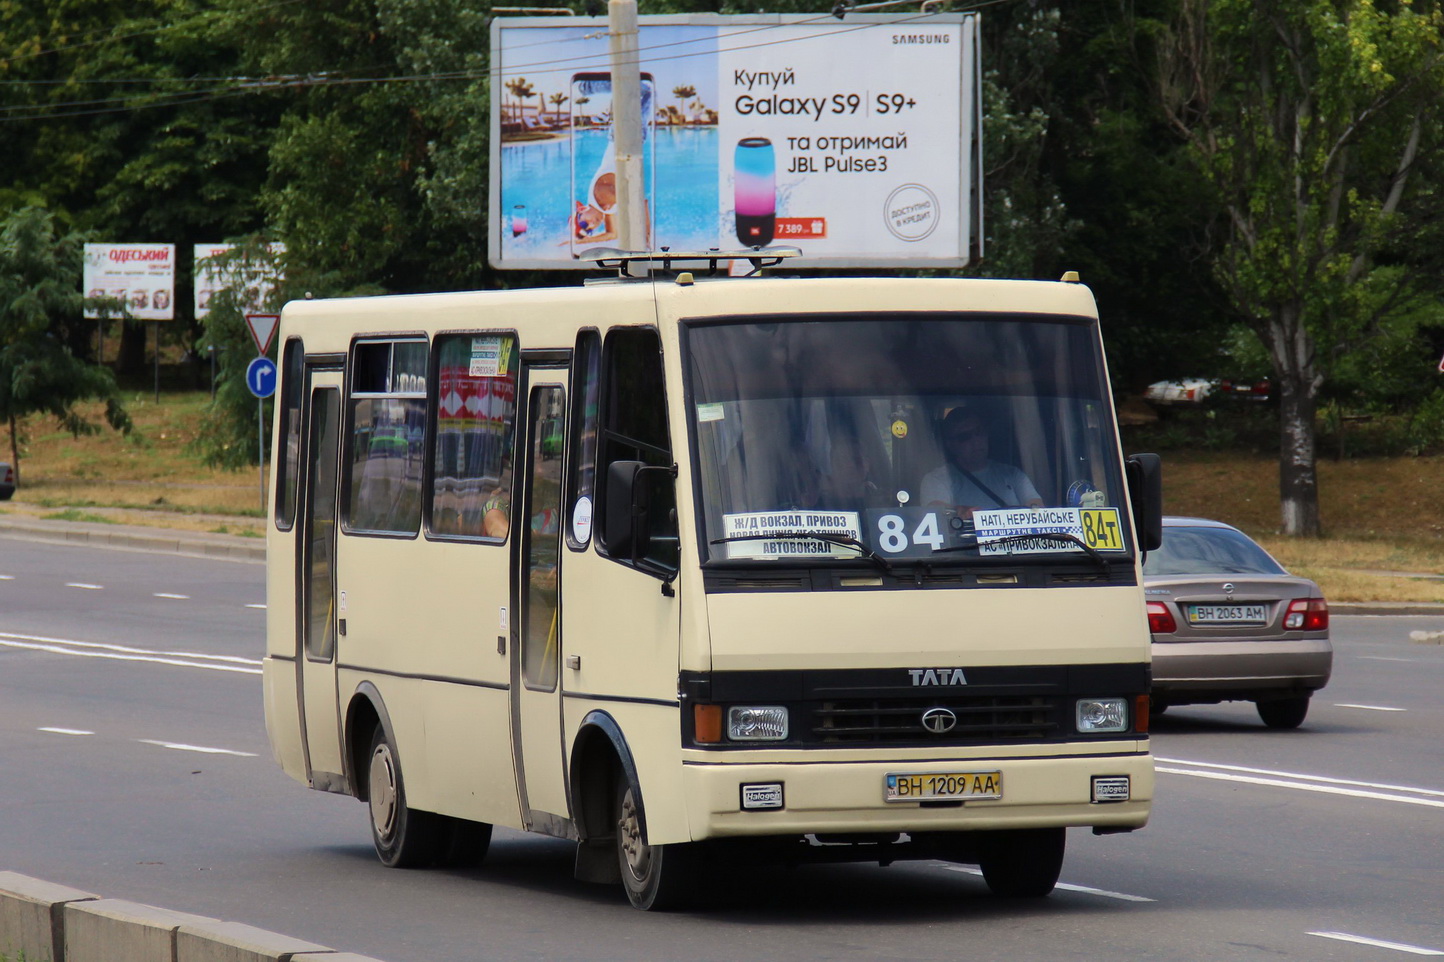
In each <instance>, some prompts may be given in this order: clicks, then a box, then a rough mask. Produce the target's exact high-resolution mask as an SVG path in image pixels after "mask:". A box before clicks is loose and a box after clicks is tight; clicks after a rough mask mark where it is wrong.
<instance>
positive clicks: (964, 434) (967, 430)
mask: <svg viewBox="0 0 1444 962" xmlns="http://www.w3.org/2000/svg"><path fill="white" fill-rule="evenodd" d="M942 439H943V453H944V455H945V456H946V458H947V460H946V461H945V462H944V463H943V464H941V465H939V466H938V467H937V468H935V469H933V470H932V471H929V472H928V473H927V474H926V475H925V476H924V477H923V483H922V500H923V503H924V504H926V505H928V506H929V507H940V508H947V509H951V510H955V511H957V512H958V515H959V516H960V517H963V518H969V519H971V518H972V516H973V512H974V511H975V510H978V509H984V510H986V509H989V508H1037V507H1041V506H1042V504H1043V499H1042V497H1041V496H1039V494H1038V489H1037V488H1035V487H1033V482H1032V481H1030V480H1028V476H1027V475H1026V474H1024V473H1023V472H1022V470H1021V469H1019V468H1015V467H1013V466H1012V465H1011V464H1003V463H1001V462H998V461H992V460H989V458H988V426H987V424H985V423H984V422H983V419H982V418H981V417H979V416H978V415H977V414H976V413H975V412H973V411H970V410H968V409H967V408H964V407H956V408H953V409H952V410H951V411H949V412H948V415H947V417H945V418H944V419H943V429H942Z"/></svg>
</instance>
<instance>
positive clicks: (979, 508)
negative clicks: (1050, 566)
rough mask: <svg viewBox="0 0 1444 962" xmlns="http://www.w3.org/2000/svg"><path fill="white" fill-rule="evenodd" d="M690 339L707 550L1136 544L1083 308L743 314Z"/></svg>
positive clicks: (786, 558)
mask: <svg viewBox="0 0 1444 962" xmlns="http://www.w3.org/2000/svg"><path fill="white" fill-rule="evenodd" d="M683 343H684V349H685V363H686V366H687V371H688V377H689V379H690V385H689V388H690V398H691V400H692V402H693V404H692V408H691V410H690V411H689V412H688V414H689V418H690V419H691V422H692V423H691V429H692V431H693V436H694V438H695V442H696V443H695V451H696V468H697V484H696V494H697V498H698V505H697V508H698V513H699V516H700V517H701V519H702V527H703V531H702V534H703V546H702V548H703V553H702V557H703V559H704V561H708V562H721V561H745V562H749V563H769V564H772V563H787V562H792V563H797V562H804V563H808V564H811V563H814V562H817V561H820V560H826V561H831V560H833V559H859V558H866V559H869V560H871V561H877V562H881V563H882V564H883V565H884V566H886V565H888V564H890V562H891V560H892V559H901V560H909V561H919V560H926V561H930V562H938V563H944V562H952V561H968V562H971V563H977V562H978V561H979V560H983V561H996V560H1003V561H1009V562H1012V563H1016V562H1017V561H1018V560H1020V559H1021V560H1027V559H1030V558H1032V557H1035V556H1036V557H1038V558H1039V559H1042V558H1043V557H1053V558H1056V557H1057V556H1058V555H1059V554H1060V553H1062V554H1065V555H1066V554H1068V553H1073V554H1080V555H1081V554H1084V553H1087V554H1089V555H1092V556H1093V557H1094V558H1098V557H1100V556H1101V557H1108V556H1109V555H1111V556H1113V557H1124V556H1126V555H1127V553H1128V552H1129V550H1130V548H1129V539H1130V537H1131V533H1130V532H1129V531H1128V530H1127V522H1126V521H1125V518H1126V517H1127V514H1128V512H1127V511H1126V510H1125V509H1126V498H1125V492H1124V490H1123V484H1122V481H1121V478H1120V477H1119V462H1120V458H1119V455H1118V451H1117V441H1116V438H1117V434H1116V432H1115V430H1114V427H1113V421H1112V405H1111V404H1110V402H1109V400H1108V397H1107V392H1106V384H1105V379H1104V373H1103V372H1104V367H1103V359H1102V356H1101V348H1100V345H1099V341H1098V336H1097V331H1096V328H1095V327H1094V326H1093V324H1092V322H1091V320H1088V319H1080V318H1073V317H1053V316H1035V315H1030V316H1020V315H997V314H992V315H984V314H972V313H967V314H962V313H959V314H936V313H929V314H891V315H886V316H878V315H860V316H848V315H841V316H830V317H819V316H818V315H807V316H806V317H797V316H779V317H775V318H757V317H755V316H754V317H748V318H745V319H738V320H735V321H733V320H722V321H713V320H708V321H695V322H692V323H690V324H688V325H687V327H686V329H685V334H684V341H683Z"/></svg>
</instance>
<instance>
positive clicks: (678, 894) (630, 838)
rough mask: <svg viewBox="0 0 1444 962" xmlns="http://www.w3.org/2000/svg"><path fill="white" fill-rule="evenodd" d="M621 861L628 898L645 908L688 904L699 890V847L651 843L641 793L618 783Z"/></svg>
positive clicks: (618, 838)
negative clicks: (643, 817) (643, 824)
mask: <svg viewBox="0 0 1444 962" xmlns="http://www.w3.org/2000/svg"><path fill="white" fill-rule="evenodd" d="M615 811H616V817H617V862H618V865H619V867H620V868H621V870H622V885H623V887H624V888H626V890H627V899H628V901H630V902H631V903H632V905H634V906H635V907H637V908H639V909H642V910H643V911H653V910H655V911H665V910H667V909H676V908H682V907H684V906H685V905H686V904H687V903H688V902H689V901H690V900H691V898H692V896H693V893H694V891H695V889H696V884H697V882H696V880H697V858H696V850H695V848H694V847H693V846H691V845H687V844H679V845H649V844H647V840H646V837H645V833H644V832H643V828H642V811H641V793H640V792H638V791H637V789H636V788H635V787H634V786H633V785H632V784H631V781H630V780H629V779H626V778H623V779H622V780H621V781H620V782H619V783H618V785H617V803H616V809H615Z"/></svg>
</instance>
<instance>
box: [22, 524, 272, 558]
mask: <svg viewBox="0 0 1444 962" xmlns="http://www.w3.org/2000/svg"><path fill="white" fill-rule="evenodd" d="M0 537H9V538H25V539H27V540H30V541H48V542H56V543H61V544H88V545H97V546H101V547H107V548H127V549H130V550H133V551H162V552H167V553H170V554H182V555H189V556H192V557H200V558H224V559H228V560H231V561H249V562H264V561H265V560H266V542H265V540H264V539H263V538H243V537H240V536H238V535H231V534H210V533H207V532H203V531H176V530H174V529H170V528H145V527H140V526H137V525H126V524H100V523H96V522H90V521H46V520H43V519H40V518H27V517H17V516H14V515H8V516H0Z"/></svg>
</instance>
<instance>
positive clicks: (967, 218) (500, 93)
mask: <svg viewBox="0 0 1444 962" xmlns="http://www.w3.org/2000/svg"><path fill="white" fill-rule="evenodd" d="M638 25H639V28H640V31H641V38H642V47H643V54H642V63H641V65H640V69H641V70H643V71H645V70H646V69H647V63H648V61H647V59H646V56H647V55H646V34H647V29H648V28H649V27H669V26H682V27H712V28H717V29H729V30H731V29H737V30H758V29H762V28H766V27H779V26H780V27H806V26H822V25H827V26H829V27H832V28H834V29H836V28H848V29H851V30H858V29H862V28H864V27H906V28H908V29H909V30H916V29H920V28H924V27H927V26H940V25H948V26H950V27H951V26H958V27H960V28H961V29H960V35H961V39H962V49H961V50H960V51H959V56H958V87H959V95H958V111H959V117H958V124H959V127H958V129H959V130H960V131H961V132H962V134H963V135H964V136H965V137H966V138H967V139H966V141H965V142H964V143H962V144H960V145H959V146H958V162H957V167H958V170H957V184H956V186H957V197H958V210H957V212H956V213H957V227H956V229H957V233H958V237H957V243H956V245H955V248H954V249H955V250H956V251H957V256H945V257H939V256H914V257H905V256H898V255H895V254H886V255H884V254H878V255H868V254H865V255H862V256H849V255H827V254H821V255H817V254H814V255H811V256H809V255H808V254H807V251H806V245H805V244H802V243H799V242H798V241H797V240H794V239H792V238H788V237H777V238H776V239H775V240H774V241H773V243H777V244H793V245H797V246H800V247H802V248H803V256H802V257H799V258H798V259H797V260H796V261H794V262H793V264H794V265H795V266H796V267H797V268H800V269H807V268H869V267H870V268H886V269H907V268H961V267H967V266H969V265H970V264H974V263H977V262H978V261H979V260H980V259H981V258H982V255H983V211H982V199H983V171H982V163H981V161H982V143H983V136H982V135H983V131H982V66H981V62H980V61H981V56H980V54H981V31H980V24H979V16H978V14H977V13H930V14H917V13H907V14H886V13H875V14H848V15H847V17H846V18H845V20H841V21H839V20H837V19H836V18H834V17H833V16H832V15H831V14H830V13H819V14H739V15H725V14H690V15H689V14H668V15H651V16H643V17H639V18H638ZM515 28H522V29H537V28H573V29H576V28H584V29H587V30H589V31H593V32H597V33H598V34H599V35H600V36H603V37H605V35H606V33H607V31H608V29H609V23H608V20H607V18H605V17H584V16H538V17H498V18H495V19H493V21H492V24H491V56H490V68H489V76H490V85H491V98H490V116H489V124H490V126H489V143H488V151H489V168H488V197H487V261H488V263H489V264H490V265H491V266H492V267H493V268H495V269H497V270H578V269H583V270H585V269H591V267H592V265H591V264H590V262H588V261H580V260H574V259H571V258H562V257H556V258H545V257H527V256H514V255H508V256H503V254H504V249H505V242H504V239H503V234H504V233H505V232H506V231H507V229H508V223H509V221H508V216H507V215H508V213H509V211H508V210H507V209H505V208H504V206H503V182H502V181H503V178H502V151H503V122H504V120H503V112H504V110H505V104H504V103H503V101H504V99H505V95H504V86H503V84H504V80H505V77H506V76H509V75H510V74H511V73H512V72H514V70H510V69H508V67H507V65H506V64H505V63H503V62H502V56H501V54H502V51H503V46H502V32H503V31H504V30H508V29H515ZM586 59H587V60H588V62H589V63H590V64H591V65H592V66H594V67H595V68H596V69H608V64H607V62H606V61H605V59H599V58H597V57H591V56H589V57H588V58H586ZM537 66H538V69H539V72H547V70H546V68H547V66H548V65H547V64H545V63H539V64H538V65H537ZM580 68H581V62H580V61H579V62H578V64H577V66H576V67H575V68H574V69H580ZM552 72H555V71H552ZM539 99H540V98H539ZM542 109H543V108H542V107H541V104H540V103H539V104H538V113H539V114H540V112H541V111H542ZM523 113H524V111H523ZM569 136H570V135H569ZM599 246H605V245H599ZM652 246H653V247H655V245H652ZM722 246H724V247H728V246H735V245H731V244H728V243H727V242H725V241H723V242H722Z"/></svg>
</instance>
